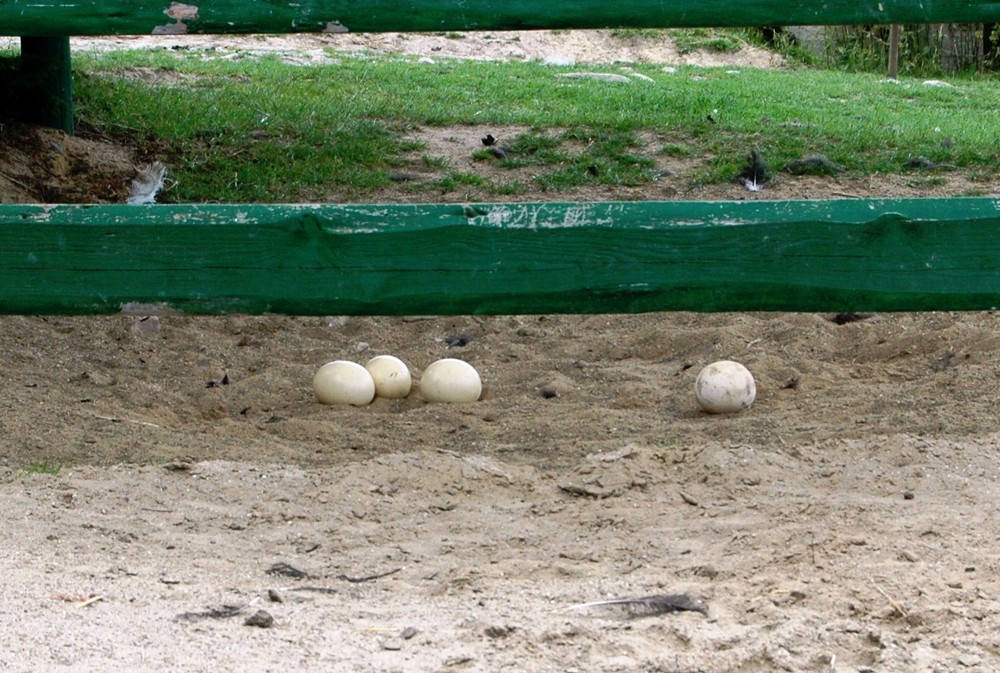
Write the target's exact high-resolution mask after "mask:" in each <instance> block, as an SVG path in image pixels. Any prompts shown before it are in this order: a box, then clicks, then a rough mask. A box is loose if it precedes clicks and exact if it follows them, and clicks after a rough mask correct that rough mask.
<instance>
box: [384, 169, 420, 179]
mask: <svg viewBox="0 0 1000 673" xmlns="http://www.w3.org/2000/svg"><path fill="white" fill-rule="evenodd" d="M386 177H387V178H389V180H391V181H392V182H417V181H418V180H421V179H423V176H422V175H420V174H419V173H407V172H406V171H392V172H391V173H389V175H387V176H386Z"/></svg>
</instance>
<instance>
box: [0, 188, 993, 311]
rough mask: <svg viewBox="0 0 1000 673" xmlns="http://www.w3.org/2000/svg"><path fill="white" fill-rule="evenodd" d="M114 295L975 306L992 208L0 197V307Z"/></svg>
mask: <svg viewBox="0 0 1000 673" xmlns="http://www.w3.org/2000/svg"><path fill="white" fill-rule="evenodd" d="M130 303H143V304H151V303H160V304H163V305H164V306H166V307H169V308H170V309H172V310H180V311H186V312H196V313H227V312H240V313H264V312H277V313H288V314H312V315H326V314H384V315H408V314H475V313H479V314H490V313H492V314H511V313H627V312H643V311H660V310H693V311H730V310H740V311H755V310H756V311H763V310H783V311H903V310H906V311H916V310H966V309H968V310H971V309H991V308H995V307H997V306H1000V202H998V200H996V199H989V198H973V199H895V200H836V201H786V202H779V201H774V202H768V201H758V202H636V203H611V202H608V203H562V204H542V203H534V204H489V205H487V204H478V205H464V206H463V205H444V204H429V205H342V206H329V205H327V206H280V205H267V206H254V205H213V206H208V205H191V206H90V207H78V206H20V205H7V206H0V312H3V313H16V314H45V313H61V314H73V313H114V312H118V311H121V310H123V308H124V307H126V306H127V305H128V304H130ZM140 310H141V311H146V312H148V311H149V310H150V309H140Z"/></svg>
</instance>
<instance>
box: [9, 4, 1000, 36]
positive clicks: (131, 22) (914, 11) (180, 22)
mask: <svg viewBox="0 0 1000 673" xmlns="http://www.w3.org/2000/svg"><path fill="white" fill-rule="evenodd" d="M998 20H1000V1H998V0H934V1H929V0H880V1H879V0H824V1H823V2H819V1H818V0H784V1H783V2H762V1H761V0H698V1H697V2H694V1H691V0H688V1H684V0H629V1H628V2H608V1H607V0H550V1H549V2H539V1H538V0H506V2H496V1H495V0H355V1H353V2H350V1H347V0H310V1H303V2H286V1H283V0H204V1H203V2H190V3H178V2H168V1H166V0H161V1H160V2H121V1H120V0H115V1H113V2H112V1H110V0H91V1H89V2H87V1H82V0H81V1H77V2H71V3H70V2H65V0H0V34H2V35H146V34H151V33H164V34H170V33H185V32H188V33H290V32H319V31H324V30H334V31H343V30H350V31H353V32H385V31H400V32H406V31H439V30H526V29H540V28H603V27H609V26H610V27H618V26H636V27H669V26H678V27H685V26H688V27H694V26H761V25H819V24H878V23H882V24H890V23H974V22H982V21H998Z"/></svg>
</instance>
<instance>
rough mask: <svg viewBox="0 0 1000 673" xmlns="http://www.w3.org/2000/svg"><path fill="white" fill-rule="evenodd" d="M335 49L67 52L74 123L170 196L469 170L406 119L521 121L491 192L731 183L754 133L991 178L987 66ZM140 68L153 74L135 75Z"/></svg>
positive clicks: (770, 149)
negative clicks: (615, 63)
mask: <svg viewBox="0 0 1000 673" xmlns="http://www.w3.org/2000/svg"><path fill="white" fill-rule="evenodd" d="M337 58H338V62H336V63H335V64H331V65H323V66H309V67H303V66H297V65H288V64H285V63H282V62H281V61H280V60H279V59H277V58H273V57H267V58H262V59H244V60H239V59H236V60H212V61H207V60H204V59H203V57H202V55H201V54H197V53H190V52H181V53H173V52H123V53H112V54H102V55H93V56H88V57H86V58H78V59H77V61H76V63H77V70H78V73H77V79H76V83H77V87H76V90H77V95H78V100H79V103H78V113H79V115H80V117H81V119H82V121H83V122H84V124H85V125H86V126H89V127H92V128H94V129H97V130H99V131H100V132H101V133H104V134H107V135H111V136H115V137H120V138H122V139H123V140H124V141H126V142H129V143H134V144H138V145H140V146H142V147H144V148H146V151H147V152H148V153H150V154H156V155H158V156H162V157H163V158H165V160H166V162H167V164H168V166H170V170H171V176H172V178H173V179H174V180H176V181H177V184H176V187H175V188H174V189H172V190H171V191H170V192H168V194H167V197H168V198H169V199H172V200H175V201H205V202H216V201H218V202H234V201H236V202H238V201H260V202H282V201H292V200H298V199H301V198H302V196H303V195H304V194H318V193H337V194H340V195H343V196H344V197H345V198H358V199H363V198H364V197H365V195H366V194H370V193H373V192H374V191H375V190H377V189H380V188H383V187H386V186H388V185H389V184H390V180H389V177H388V176H389V175H390V173H391V172H392V171H393V170H394V169H398V168H399V167H400V166H405V165H411V164H412V163H413V162H419V163H421V164H422V165H423V166H425V167H427V168H432V169H439V170H442V171H445V172H446V179H445V180H446V182H445V183H444V184H439V185H438V187H440V188H458V187H461V186H463V185H469V184H471V183H472V180H471V178H469V177H468V176H463V175H462V173H461V171H457V170H455V169H453V168H452V167H451V166H450V164H449V162H448V160H447V159H445V158H441V157H436V156H432V155H431V153H429V152H428V151H427V148H426V147H425V146H424V145H423V144H421V143H420V142H417V141H415V140H413V139H412V138H411V133H412V132H413V131H415V130H416V129H418V128H421V127H427V126H453V125H454V126H462V125H470V124H475V125H479V126H497V127H500V126H510V125H516V126H520V127H525V128H530V129H533V131H531V132H530V133H527V134H524V135H522V136H519V137H517V138H516V139H515V140H514V141H513V142H512V143H511V144H512V145H513V149H514V150H515V151H514V152H512V153H511V155H510V156H509V158H508V159H506V160H504V165H505V166H506V167H507V168H510V169H511V179H510V180H492V181H488V186H489V187H490V188H491V189H493V190H494V193H496V194H498V195H505V194H512V193H517V192H518V190H524V189H530V188H532V187H534V188H539V187H540V188H543V189H551V190H560V189H565V188H570V187H573V186H577V185H580V184H642V183H644V182H648V181H649V180H651V179H653V177H652V176H653V175H654V174H655V171H654V170H652V168H651V166H652V163H651V162H652V159H651V157H655V156H656V155H658V154H659V155H660V156H683V157H687V158H689V159H690V158H697V157H702V158H704V160H703V161H702V163H701V168H699V169H697V170H696V172H695V173H694V174H693V175H691V176H690V178H691V179H692V180H693V181H695V182H720V181H728V180H730V179H732V177H733V176H734V175H735V174H736V173H738V172H739V169H740V166H741V164H742V163H743V161H744V157H745V156H746V154H747V152H748V151H749V149H750V148H753V147H756V148H759V149H760V150H761V152H762V153H763V154H764V156H765V158H766V159H767V160H768V162H769V163H770V164H771V165H772V166H774V167H779V168H780V167H781V166H782V165H784V163H787V162H788V161H790V160H793V159H797V158H801V157H802V156H803V155H806V154H811V153H822V154H825V155H826V156H827V157H828V158H829V159H830V160H832V161H833V162H835V163H837V164H839V165H841V166H843V167H844V168H846V169H847V170H848V171H850V172H852V173H854V174H872V173H903V172H904V168H903V166H904V164H905V162H906V161H907V159H909V158H912V157H915V156H925V157H927V158H929V159H930V160H932V161H934V162H940V163H948V164H953V165H955V166H958V167H959V168H967V169H974V170H976V171H978V172H979V173H983V174H988V175H989V174H995V172H996V171H997V169H998V168H1000V165H998V160H997V158H996V156H995V152H996V150H995V148H996V147H997V146H1000V124H997V123H996V121H997V112H996V110H997V109H1000V87H998V85H997V81H996V80H995V79H990V78H980V79H973V78H968V79H961V80H956V81H955V86H954V87H952V88H935V87H928V86H924V85H923V84H922V83H921V82H920V81H919V80H907V79H904V80H902V81H900V82H898V83H891V82H886V81H885V80H884V78H883V77H881V76H878V75H867V74H852V73H843V72H834V71H822V70H811V69H804V68H802V69H795V70H788V71H762V70H754V69H749V68H743V69H741V70H739V71H738V72H732V71H727V70H726V69H698V68H680V69H678V70H677V71H676V72H673V73H666V72H664V71H662V70H661V69H660V68H658V67H655V66H643V65H636V66H635V71H636V72H638V73H641V74H644V75H646V76H648V77H651V78H652V79H653V80H654V81H653V82H646V81H639V80H634V81H632V82H631V83H629V84H614V83H608V82H601V81H594V80H569V79H560V78H557V77H556V75H557V74H558V73H560V72H564V71H565V70H566V69H564V68H554V67H546V66H542V65H540V64H534V63H503V64H501V63H480V62H473V61H468V62H467V61H451V60H442V61H440V62H438V63H436V64H433V65H430V64H418V63H416V62H415V60H414V59H407V58H400V57H389V56H386V57H375V56H372V55H362V56H348V55H338V56H337ZM588 69H593V70H603V71H606V72H614V73H620V72H621V70H620V69H618V68H617V67H610V66H609V67H608V68H588ZM149 72H154V73H156V74H157V75H158V78H159V79H160V80H161V81H160V82H159V83H157V84H149V83H147V82H145V81H143V80H142V79H140V78H139V75H141V74H143V73H149ZM709 117H711V119H709ZM641 138H647V139H648V138H655V139H656V140H655V143H656V144H655V146H650V147H647V146H645V143H646V142H650V141H643V140H641ZM475 158H476V159H479V160H480V161H485V160H486V156H485V155H484V154H482V153H477V154H475ZM525 166H531V167H533V168H537V169H538V170H537V171H534V172H535V174H536V178H535V182H534V184H527V185H526V184H525V183H524V178H523V177H522V176H520V175H518V174H517V173H516V170H517V169H518V168H523V167H525ZM480 186H481V185H480Z"/></svg>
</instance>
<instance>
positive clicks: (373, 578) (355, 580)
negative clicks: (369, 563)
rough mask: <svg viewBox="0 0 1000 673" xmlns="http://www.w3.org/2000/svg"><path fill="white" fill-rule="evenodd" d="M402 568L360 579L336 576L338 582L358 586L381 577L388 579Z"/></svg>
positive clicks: (349, 576)
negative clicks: (342, 581)
mask: <svg viewBox="0 0 1000 673" xmlns="http://www.w3.org/2000/svg"><path fill="white" fill-rule="evenodd" d="M400 570H402V568H394V569H393V570H387V571H386V572H384V573H377V574H375V575H364V576H362V577H353V576H351V575H337V579H338V580H344V581H345V582H353V583H355V584H360V583H361V582H371V581H372V580H379V579H382V578H383V577H388V576H389V575H395V574H396V573H398V572H399V571H400Z"/></svg>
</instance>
